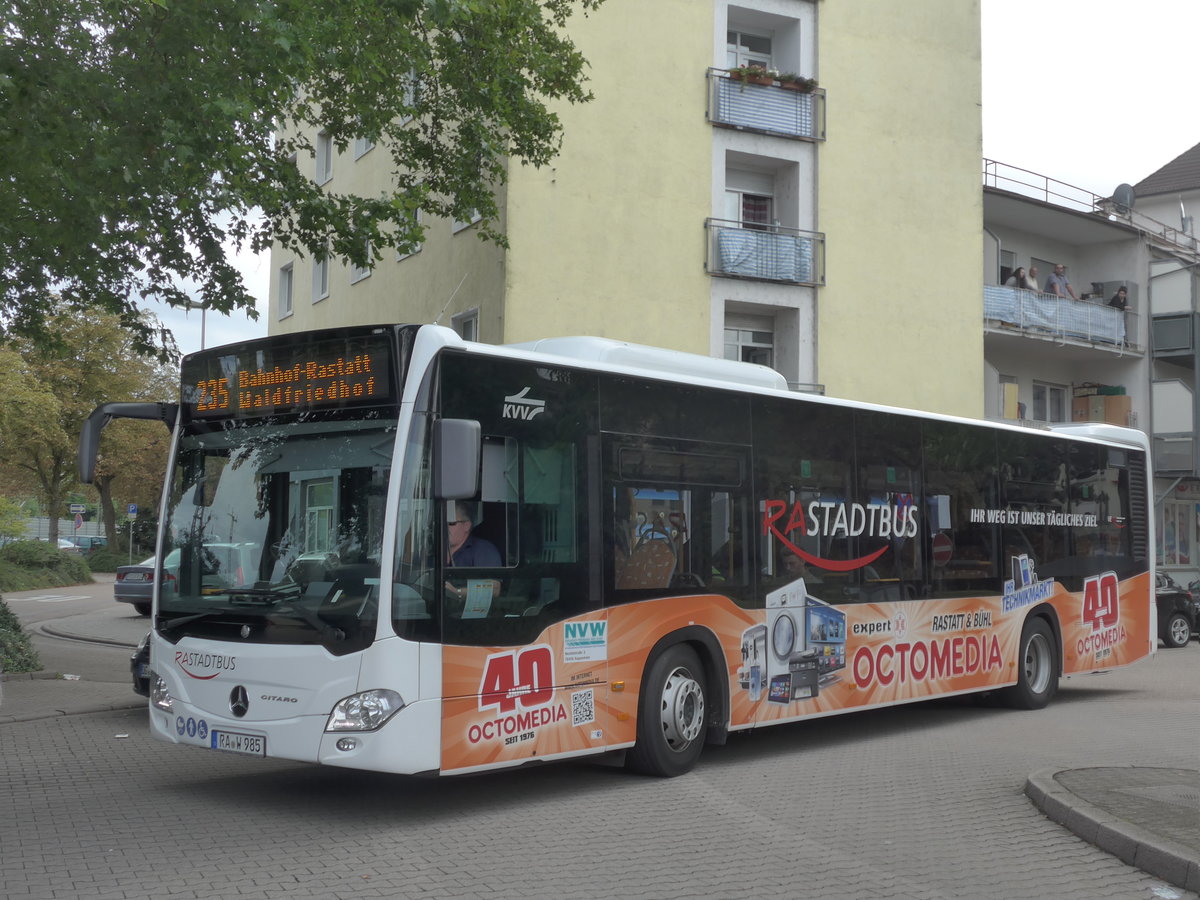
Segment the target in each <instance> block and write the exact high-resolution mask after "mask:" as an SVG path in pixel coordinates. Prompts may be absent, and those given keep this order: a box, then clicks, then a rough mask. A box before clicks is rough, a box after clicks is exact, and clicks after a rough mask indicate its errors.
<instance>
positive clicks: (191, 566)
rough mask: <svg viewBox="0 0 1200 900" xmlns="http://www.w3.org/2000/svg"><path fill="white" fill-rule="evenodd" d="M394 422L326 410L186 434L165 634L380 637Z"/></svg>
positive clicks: (311, 639) (357, 645) (352, 644)
mask: <svg viewBox="0 0 1200 900" xmlns="http://www.w3.org/2000/svg"><path fill="white" fill-rule="evenodd" d="M395 431H396V421H395V419H394V418H393V419H380V418H374V419H367V420H363V419H361V418H357V419H352V420H348V419H340V420H339V419H331V418H325V419H320V420H315V419H307V420H300V421H291V422H283V423H275V422H267V423H266V424H252V425H245V426H241V427H230V428H223V429H220V428H219V429H214V430H211V431H207V432H195V433H190V434H185V435H183V436H182V437H181V438H180V443H179V451H178V455H177V464H176V467H175V472H174V481H173V487H172V491H171V499H170V506H169V509H168V511H167V515H168V520H167V526H166V531H165V536H164V537H165V543H164V557H163V563H162V566H163V570H162V575H161V578H160V593H159V607H158V613H159V618H158V621H157V627H158V629H159V631H160V632H161V633H162V634H163V635H164V636H166V637H168V638H169V639H171V640H177V639H178V638H180V637H183V636H184V635H196V636H201V637H210V638H218V639H221V638H229V639H238V640H243V641H255V642H260V643H307V644H318V643H319V644H322V645H323V646H325V647H326V648H327V649H328V650H329V651H330V652H332V653H337V654H340V653H348V652H351V651H353V650H357V649H362V648H363V647H365V646H367V645H368V644H370V643H371V641H372V640H373V639H374V635H375V622H376V619H377V615H378V596H379V563H380V547H381V542H382V538H383V523H384V506H385V498H386V495H387V479H388V474H389V467H390V465H391V458H392V447H393V444H394V441H395Z"/></svg>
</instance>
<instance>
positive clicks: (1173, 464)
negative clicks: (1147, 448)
mask: <svg viewBox="0 0 1200 900" xmlns="http://www.w3.org/2000/svg"><path fill="white" fill-rule="evenodd" d="M1151 458H1152V459H1153V460H1154V471H1155V472H1158V473H1160V474H1161V473H1166V472H1171V473H1175V474H1188V475H1190V474H1193V473H1194V472H1195V471H1196V439H1195V438H1194V437H1193V436H1192V435H1190V434H1178V435H1155V436H1154V440H1153V443H1152V457H1151Z"/></svg>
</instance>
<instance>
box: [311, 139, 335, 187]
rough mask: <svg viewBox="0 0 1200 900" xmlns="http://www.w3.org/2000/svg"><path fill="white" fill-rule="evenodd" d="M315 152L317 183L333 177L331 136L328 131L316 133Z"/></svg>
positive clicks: (322, 182)
mask: <svg viewBox="0 0 1200 900" xmlns="http://www.w3.org/2000/svg"><path fill="white" fill-rule="evenodd" d="M315 152H316V157H317V171H316V177H317V184H324V183H325V182H327V181H328V180H329V179H330V178H332V177H333V138H332V137H331V136H330V135H329V132H328V131H322V132H320V133H319V134H318V135H317V146H316V148H315Z"/></svg>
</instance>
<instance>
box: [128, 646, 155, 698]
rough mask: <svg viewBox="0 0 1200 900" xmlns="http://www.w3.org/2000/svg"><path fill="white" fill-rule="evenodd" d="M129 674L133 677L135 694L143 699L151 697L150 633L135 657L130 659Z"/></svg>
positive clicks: (134, 654)
mask: <svg viewBox="0 0 1200 900" xmlns="http://www.w3.org/2000/svg"><path fill="white" fill-rule="evenodd" d="M129 673H130V675H132V676H133V692H134V693H135V694H141V695H142V696H143V697H149V696H150V633H149V632H147V633H146V636H145V637H144V638H142V642H141V643H140V644H138V646H137V649H136V650H134V651H133V655H132V656H131V657H129Z"/></svg>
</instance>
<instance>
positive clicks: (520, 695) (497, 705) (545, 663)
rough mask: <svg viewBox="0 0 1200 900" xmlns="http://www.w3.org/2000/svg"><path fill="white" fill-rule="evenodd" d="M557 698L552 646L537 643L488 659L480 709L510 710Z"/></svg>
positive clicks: (503, 711) (480, 690)
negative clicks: (518, 706) (555, 694)
mask: <svg viewBox="0 0 1200 900" xmlns="http://www.w3.org/2000/svg"><path fill="white" fill-rule="evenodd" d="M553 698H554V658H553V656H552V654H551V652H550V647H549V646H547V645H546V644H538V645H536V646H533V647H526V648H525V649H524V650H520V651H516V652H513V651H509V652H507V653H496V654H493V655H492V656H489V657H488V658H487V663H486V664H485V665H484V669H483V679H482V681H481V682H480V684H479V708H480V709H495V710H498V711H499V712H501V713H510V712H513V711H514V710H515V709H516V708H517V704H518V703H519V704H520V705H521V707H522V708H523V709H533V708H534V707H538V706H544V705H545V704H547V703H549V702H550V701H551V700H552V699H553Z"/></svg>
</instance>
